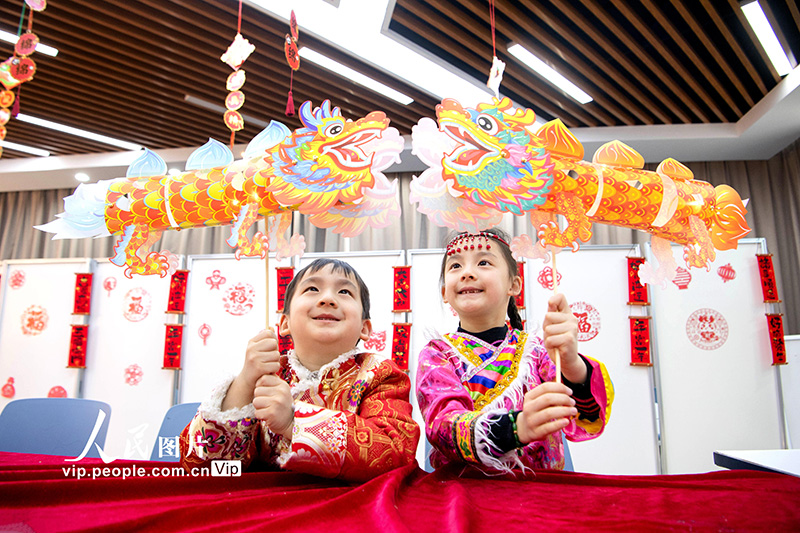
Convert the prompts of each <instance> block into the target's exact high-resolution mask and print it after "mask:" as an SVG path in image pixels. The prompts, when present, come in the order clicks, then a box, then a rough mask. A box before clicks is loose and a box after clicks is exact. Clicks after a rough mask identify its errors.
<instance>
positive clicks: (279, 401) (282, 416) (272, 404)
mask: <svg viewBox="0 0 800 533" xmlns="http://www.w3.org/2000/svg"><path fill="white" fill-rule="evenodd" d="M253 407H255V408H256V418H258V419H260V420H263V421H264V422H266V423H267V426H269V429H270V430H272V432H273V433H275V434H276V435H283V436H284V437H286V438H287V439H291V438H292V425H293V422H294V405H293V401H292V393H291V390H290V389H289V384H288V383H286V382H285V381H283V380H282V379H281V378H279V377H278V376H276V375H275V374H266V375H264V376H261V377H260V378H259V379H258V381H257V382H256V389H255V393H254V397H253Z"/></svg>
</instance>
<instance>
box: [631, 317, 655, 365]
mask: <svg viewBox="0 0 800 533" xmlns="http://www.w3.org/2000/svg"><path fill="white" fill-rule="evenodd" d="M629 318H630V321H631V365H632V366H653V362H652V360H651V359H650V317H649V316H632V317H629Z"/></svg>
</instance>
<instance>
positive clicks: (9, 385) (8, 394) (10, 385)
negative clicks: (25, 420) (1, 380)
mask: <svg viewBox="0 0 800 533" xmlns="http://www.w3.org/2000/svg"><path fill="white" fill-rule="evenodd" d="M16 393H17V390H16V389H15V388H14V378H8V381H7V382H6V384H5V385H3V391H2V394H3V398H9V399H10V398H13V397H14V395H15V394H16Z"/></svg>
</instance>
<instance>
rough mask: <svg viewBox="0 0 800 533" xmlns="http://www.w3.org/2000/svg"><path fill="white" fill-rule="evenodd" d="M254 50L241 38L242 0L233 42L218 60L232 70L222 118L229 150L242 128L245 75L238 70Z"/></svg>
mask: <svg viewBox="0 0 800 533" xmlns="http://www.w3.org/2000/svg"><path fill="white" fill-rule="evenodd" d="M255 49H256V47H255V46H254V45H252V44H250V41H248V40H247V39H245V38H244V37H242V0H239V22H238V26H237V29H236V37H234V39H233V42H232V43H231V44H230V46H228V49H227V50H226V51H225V53H224V54H222V56H220V60H221V61H222V62H223V63H226V64H227V65H228V66H229V67H231V68H232V69H233V70H234V72H233V74H231V75H229V76H228V79H227V80H226V82H225V87H226V88H227V89H228V90H229V91H230V92H229V93H228V96H227V97H225V109H226V111H225V113H224V115H223V117H222V118H223V121H224V122H225V125H226V126H227V127H228V129H229V130H231V141H230V147H231V150H233V142H234V139H235V137H236V132H237V131H240V130H242V129H243V128H244V118H243V117H242V115H241V113H239V111H238V110H239V109H240V108H241V107H242V106H243V105H244V93H243V92H242V91H240V90H239V89H241V88H242V85H244V82H245V74H244V71H243V70H239V68H240V67H241V66H242V63H244V62H245V61H246V60H247V58H248V57H250V54H252V53H253V51H254V50H255ZM239 73H241V74H239Z"/></svg>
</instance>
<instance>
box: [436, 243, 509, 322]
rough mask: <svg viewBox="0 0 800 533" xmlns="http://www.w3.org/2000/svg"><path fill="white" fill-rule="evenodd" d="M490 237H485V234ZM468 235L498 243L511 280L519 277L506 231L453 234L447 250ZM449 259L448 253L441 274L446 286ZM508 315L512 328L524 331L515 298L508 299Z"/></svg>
mask: <svg viewBox="0 0 800 533" xmlns="http://www.w3.org/2000/svg"><path fill="white" fill-rule="evenodd" d="M487 233H488V234H489V235H485V234H487ZM481 234H484V235H481ZM468 235H475V236H476V237H478V236H482V237H484V238H486V239H489V240H491V241H492V243H496V246H497V249H498V250H500V255H501V256H502V257H503V259H505V261H506V266H507V267H508V276H509V278H511V279H514V278H515V277H517V276H519V270H518V267H517V260H516V259H514V254H513V253H512V252H511V248H510V247H509V246H508V240H509V239H508V235H507V234H506V232H505V231H503V230H501V229H497V228H491V229H486V230H483V231H480V232H469V231H462V232H460V233H456V234H451V235H450V236H449V237H448V239H447V244H446V245H445V249H449V248H450V244H451V243H453V242H454V241H456V240H459V239H462V238H463V237H464V236H468ZM448 257H449V254H448V253H445V254H444V257H443V258H442V268H441V271H440V272H439V283H440V284H441V285H442V286H444V269H445V266H447V258H448ZM506 313H507V314H508V321H509V322H510V323H511V327H512V328H514V329H519V330H521V329H523V327H522V317H520V316H519V310H518V309H517V302H516V301H515V299H514V297H513V296H510V297H509V298H508V308H507V309H506Z"/></svg>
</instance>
